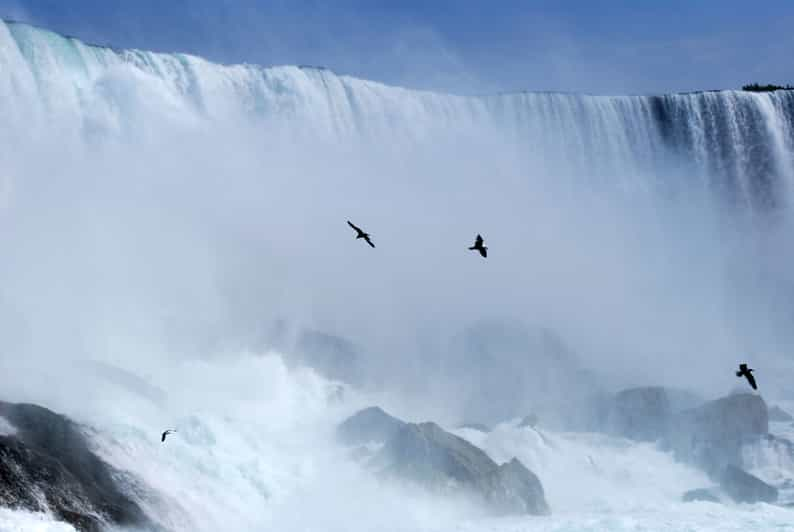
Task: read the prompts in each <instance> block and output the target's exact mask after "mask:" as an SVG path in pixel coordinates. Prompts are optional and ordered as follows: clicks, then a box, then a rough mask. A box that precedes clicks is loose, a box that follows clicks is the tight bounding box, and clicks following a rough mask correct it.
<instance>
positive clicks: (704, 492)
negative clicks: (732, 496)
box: [681, 488, 722, 502]
mask: <svg viewBox="0 0 794 532" xmlns="http://www.w3.org/2000/svg"><path fill="white" fill-rule="evenodd" d="M681 500H682V501H684V502H694V501H706V502H722V501H721V500H720V498H719V495H718V494H717V492H716V490H714V489H709V488H700V489H696V490H689V491H687V492H686V493H684V495H682V496H681Z"/></svg>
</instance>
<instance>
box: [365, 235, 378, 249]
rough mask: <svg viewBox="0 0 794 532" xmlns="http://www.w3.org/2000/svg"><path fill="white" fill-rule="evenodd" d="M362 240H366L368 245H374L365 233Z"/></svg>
mask: <svg viewBox="0 0 794 532" xmlns="http://www.w3.org/2000/svg"><path fill="white" fill-rule="evenodd" d="M364 240H366V241H367V244H369V245H370V246H372V247H373V248H374V247H375V244H373V243H372V240H370V239H369V235H366V236H365V237H364Z"/></svg>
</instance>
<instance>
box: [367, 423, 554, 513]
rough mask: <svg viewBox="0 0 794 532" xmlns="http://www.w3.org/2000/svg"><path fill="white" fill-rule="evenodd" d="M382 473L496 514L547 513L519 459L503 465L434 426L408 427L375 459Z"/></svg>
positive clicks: (537, 483) (531, 476)
mask: <svg viewBox="0 0 794 532" xmlns="http://www.w3.org/2000/svg"><path fill="white" fill-rule="evenodd" d="M375 463H377V464H379V466H380V467H381V468H382V469H381V471H382V473H384V474H386V475H388V476H393V477H398V478H402V479H407V480H410V481H413V482H416V483H419V484H421V485H423V486H425V487H428V488H430V489H431V490H435V491H442V492H447V493H456V494H462V495H470V496H474V497H476V498H477V499H479V500H481V501H483V502H484V503H486V505H487V507H488V508H490V509H491V510H492V511H494V512H495V513H498V514H511V513H524V514H526V513H529V514H537V515H542V514H547V513H549V507H548V504H547V503H546V499H545V495H544V492H543V487H542V485H541V483H540V480H539V479H538V478H537V477H536V476H535V475H534V474H533V473H532V472H531V471H530V470H529V469H527V468H526V467H524V466H523V464H521V463H520V462H519V461H518V460H516V459H513V460H511V461H510V462H508V463H506V464H503V465H501V466H499V465H497V464H496V462H494V461H493V460H491V458H490V457H489V456H488V455H487V454H485V453H484V452H483V451H482V450H481V449H479V448H478V447H476V446H474V445H472V444H471V443H469V442H468V441H466V440H464V439H463V438H460V437H458V436H455V435H454V434H451V433H449V432H447V431H445V430H443V429H442V428H441V427H439V426H438V425H436V424H435V423H419V424H413V423H409V424H406V425H405V426H404V427H403V428H402V429H401V430H400V431H399V432H398V433H397V434H395V436H394V437H393V438H392V439H391V440H389V441H388V442H387V443H386V445H385V446H384V447H383V449H382V450H381V451H380V453H379V454H378V455H377V456H376V457H375Z"/></svg>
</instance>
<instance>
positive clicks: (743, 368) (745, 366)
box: [739, 364, 747, 373]
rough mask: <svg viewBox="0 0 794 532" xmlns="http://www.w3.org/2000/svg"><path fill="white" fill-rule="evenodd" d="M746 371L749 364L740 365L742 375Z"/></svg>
mask: <svg viewBox="0 0 794 532" xmlns="http://www.w3.org/2000/svg"><path fill="white" fill-rule="evenodd" d="M746 369H747V364H739V371H741V372H742V373H744V371H745V370H746Z"/></svg>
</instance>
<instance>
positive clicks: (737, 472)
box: [719, 465, 778, 503]
mask: <svg viewBox="0 0 794 532" xmlns="http://www.w3.org/2000/svg"><path fill="white" fill-rule="evenodd" d="M719 482H720V487H721V488H722V490H723V491H724V492H725V493H726V494H727V495H728V496H729V497H730V498H731V499H733V500H734V501H735V502H745V503H755V502H766V503H773V502H776V501H777V496H778V491H777V488H775V487H774V486H770V485H769V484H767V483H766V482H764V481H763V480H761V479H760V478H758V477H756V476H754V475H751V474H750V473H748V472H746V471H744V470H743V469H741V468H738V467H736V466H734V465H728V466H726V467H725V468H724V469H723V470H722V473H721V474H720V476H719Z"/></svg>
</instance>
